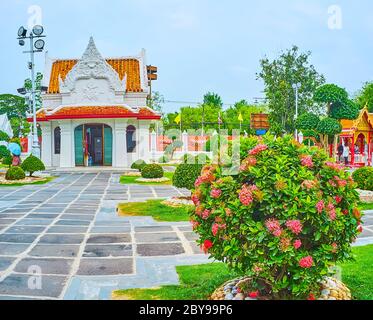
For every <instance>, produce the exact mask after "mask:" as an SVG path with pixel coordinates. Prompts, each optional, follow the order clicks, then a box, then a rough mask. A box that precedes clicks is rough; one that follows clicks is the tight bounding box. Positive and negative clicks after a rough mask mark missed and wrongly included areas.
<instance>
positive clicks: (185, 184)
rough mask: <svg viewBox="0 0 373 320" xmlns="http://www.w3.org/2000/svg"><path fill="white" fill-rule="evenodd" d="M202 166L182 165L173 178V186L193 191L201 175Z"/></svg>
mask: <svg viewBox="0 0 373 320" xmlns="http://www.w3.org/2000/svg"><path fill="white" fill-rule="evenodd" d="M202 167H203V166H202V165H201V164H185V163H184V164H181V165H179V166H178V167H177V168H176V171H175V173H174V176H173V178H172V184H173V185H174V186H175V187H177V188H186V189H189V190H192V189H193V188H194V183H195V181H196V180H197V178H198V177H199V175H200V174H201V170H202Z"/></svg>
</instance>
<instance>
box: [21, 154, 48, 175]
mask: <svg viewBox="0 0 373 320" xmlns="http://www.w3.org/2000/svg"><path fill="white" fill-rule="evenodd" d="M21 168H22V169H23V170H24V171H25V172H28V173H29V174H30V177H32V175H33V174H34V172H37V171H43V170H45V165H44V163H43V162H42V161H41V160H40V159H39V158H38V157H35V156H33V155H30V156H29V157H27V158H26V159H25V161H23V163H22V164H21Z"/></svg>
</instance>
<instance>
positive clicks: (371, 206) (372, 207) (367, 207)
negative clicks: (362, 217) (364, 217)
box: [359, 202, 373, 210]
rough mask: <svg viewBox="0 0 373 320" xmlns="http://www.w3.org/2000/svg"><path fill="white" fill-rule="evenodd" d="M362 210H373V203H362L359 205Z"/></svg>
mask: <svg viewBox="0 0 373 320" xmlns="http://www.w3.org/2000/svg"><path fill="white" fill-rule="evenodd" d="M359 209H360V210H373V202H371V203H360V204H359Z"/></svg>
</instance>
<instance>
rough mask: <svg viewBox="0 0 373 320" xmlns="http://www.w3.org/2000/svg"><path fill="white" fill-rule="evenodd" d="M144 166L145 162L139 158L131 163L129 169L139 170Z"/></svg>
mask: <svg viewBox="0 0 373 320" xmlns="http://www.w3.org/2000/svg"><path fill="white" fill-rule="evenodd" d="M144 166H146V162H145V161H144V160H141V159H140V160H137V161H135V162H134V163H132V165H131V169H136V170H139V171H141V170H142V168H143V167H144Z"/></svg>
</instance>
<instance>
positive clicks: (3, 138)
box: [0, 130, 10, 142]
mask: <svg viewBox="0 0 373 320" xmlns="http://www.w3.org/2000/svg"><path fill="white" fill-rule="evenodd" d="M9 139H10V138H9V135H8V134H7V133H6V132H4V131H1V130H0V141H6V142H8V141H9Z"/></svg>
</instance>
